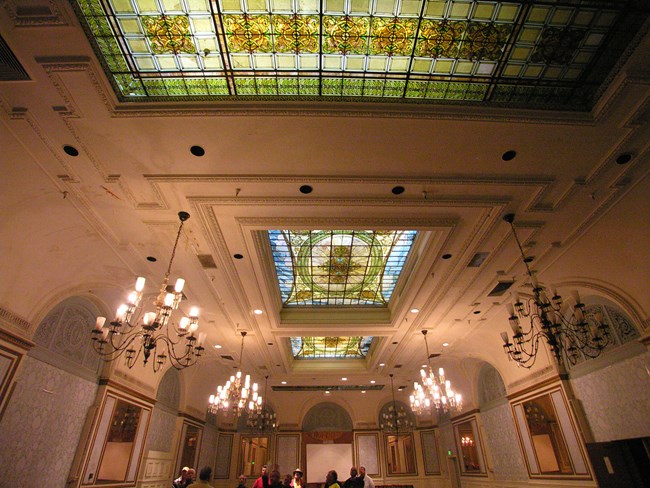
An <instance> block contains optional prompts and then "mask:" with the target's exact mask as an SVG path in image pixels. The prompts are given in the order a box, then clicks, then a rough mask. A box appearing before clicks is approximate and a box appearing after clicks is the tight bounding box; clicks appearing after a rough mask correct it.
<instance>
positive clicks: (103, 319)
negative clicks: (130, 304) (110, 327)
mask: <svg viewBox="0 0 650 488" xmlns="http://www.w3.org/2000/svg"><path fill="white" fill-rule="evenodd" d="M105 323H106V317H97V320H95V330H102V327H104V324H105Z"/></svg>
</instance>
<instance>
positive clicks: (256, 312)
mask: <svg viewBox="0 0 650 488" xmlns="http://www.w3.org/2000/svg"><path fill="white" fill-rule="evenodd" d="M253 313H254V314H255V315H262V314H263V313H264V310H260V309H259V308H256V309H255V310H253Z"/></svg>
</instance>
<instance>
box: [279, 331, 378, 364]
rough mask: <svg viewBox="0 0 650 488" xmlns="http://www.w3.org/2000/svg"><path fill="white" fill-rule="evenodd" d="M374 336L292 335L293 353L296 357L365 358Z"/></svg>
mask: <svg viewBox="0 0 650 488" xmlns="http://www.w3.org/2000/svg"><path fill="white" fill-rule="evenodd" d="M372 339H373V338H372V337H359V336H357V337H292V338H291V339H290V340H291V353H292V355H293V357H294V358H295V359H331V358H337V359H346V358H347V359H350V358H360V359H362V358H365V357H366V355H367V354H368V350H369V349H370V345H371V344H372Z"/></svg>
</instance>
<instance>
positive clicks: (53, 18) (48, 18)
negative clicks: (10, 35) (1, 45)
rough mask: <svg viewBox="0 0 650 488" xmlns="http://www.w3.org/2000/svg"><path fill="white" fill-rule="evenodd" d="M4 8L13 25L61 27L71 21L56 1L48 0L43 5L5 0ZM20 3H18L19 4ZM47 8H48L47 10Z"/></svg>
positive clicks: (69, 23)
mask: <svg viewBox="0 0 650 488" xmlns="http://www.w3.org/2000/svg"><path fill="white" fill-rule="evenodd" d="M3 3H4V8H5V10H6V11H7V13H8V14H9V18H10V19H11V20H12V21H13V24H14V27H16V28H20V27H61V26H68V25H71V23H72V21H71V19H70V17H69V16H68V15H67V14H66V12H64V11H62V10H61V9H59V6H58V5H57V2H55V1H54V0H49V1H48V2H47V7H45V6H44V5H35V6H32V7H29V6H25V5H26V3H25V2H17V1H14V0H6V1H5V2H3ZM19 3H20V5H19ZM48 9H49V10H48Z"/></svg>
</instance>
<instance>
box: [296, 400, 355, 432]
mask: <svg viewBox="0 0 650 488" xmlns="http://www.w3.org/2000/svg"><path fill="white" fill-rule="evenodd" d="M302 430H303V431H305V432H318V431H338V432H351V431H352V419H351V418H350V414H348V412H347V411H346V410H345V409H344V408H343V407H341V406H340V405H337V404H336V403H332V402H322V403H319V404H317V405H314V406H313V407H312V408H311V409H309V411H308V412H307V414H306V415H305V417H304V419H303V421H302Z"/></svg>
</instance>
